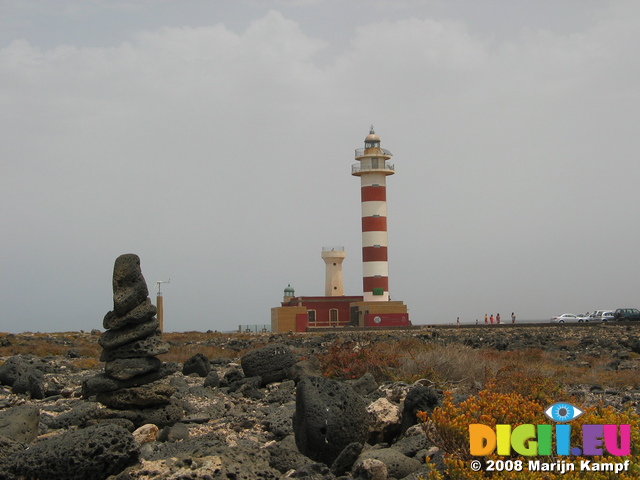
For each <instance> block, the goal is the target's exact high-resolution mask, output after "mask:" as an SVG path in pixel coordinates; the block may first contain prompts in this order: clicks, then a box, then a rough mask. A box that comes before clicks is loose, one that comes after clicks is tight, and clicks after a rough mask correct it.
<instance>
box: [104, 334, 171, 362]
mask: <svg viewBox="0 0 640 480" xmlns="http://www.w3.org/2000/svg"><path fill="white" fill-rule="evenodd" d="M168 351H169V344H168V343H167V342H165V341H164V340H162V339H161V338H160V336H159V335H156V334H153V335H152V336H150V337H147V338H143V339H141V340H136V341H135V342H131V343H127V344H125V345H122V346H120V347H116V348H105V349H104V350H102V353H101V354H100V361H101V362H110V361H112V360H115V359H116V358H136V357H155V356H156V355H162V354H163V353H167V352H168Z"/></svg>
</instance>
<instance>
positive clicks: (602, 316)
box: [587, 308, 613, 322]
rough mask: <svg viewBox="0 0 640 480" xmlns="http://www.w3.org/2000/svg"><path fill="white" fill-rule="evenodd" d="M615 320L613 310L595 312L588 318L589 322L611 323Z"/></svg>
mask: <svg viewBox="0 0 640 480" xmlns="http://www.w3.org/2000/svg"><path fill="white" fill-rule="evenodd" d="M611 320H613V309H611V308H609V309H605V310H595V311H594V312H593V313H592V314H591V315H589V316H588V317H587V321H588V322H609V321H611Z"/></svg>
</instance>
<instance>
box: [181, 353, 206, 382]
mask: <svg viewBox="0 0 640 480" xmlns="http://www.w3.org/2000/svg"><path fill="white" fill-rule="evenodd" d="M210 371H211V363H210V362H209V359H208V358H207V357H206V356H205V355H204V354H203V353H196V354H195V355H194V356H193V357H191V358H189V359H188V360H187V361H186V362H184V365H183V366H182V374H183V375H191V374H192V373H195V374H196V375H198V376H199V377H206V376H207V375H208V374H209V372H210Z"/></svg>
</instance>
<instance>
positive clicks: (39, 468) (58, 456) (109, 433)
mask: <svg viewBox="0 0 640 480" xmlns="http://www.w3.org/2000/svg"><path fill="white" fill-rule="evenodd" d="M138 455H139V449H138V445H137V444H136V442H135V440H134V439H133V435H131V433H129V432H128V431H127V430H125V429H124V428H122V427H119V426H117V425H113V424H104V425H96V426H93V427H87V428H85V429H82V430H72V431H68V432H65V433H63V434H61V435H57V436H54V437H51V438H47V439H45V440H43V441H41V442H38V443H36V444H35V445H32V446H31V447H30V448H29V449H28V450H25V451H22V452H19V453H17V454H15V455H14V456H12V457H11V462H10V465H9V471H10V472H11V473H13V474H14V475H17V476H22V477H25V478H31V479H42V480H45V479H46V480H104V479H106V478H107V477H108V476H109V475H113V474H117V473H119V472H121V471H122V470H124V469H125V468H126V467H127V466H129V465H132V464H134V463H136V462H137V460H138Z"/></svg>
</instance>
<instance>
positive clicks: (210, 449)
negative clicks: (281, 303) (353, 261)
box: [0, 324, 640, 480]
mask: <svg viewBox="0 0 640 480" xmlns="http://www.w3.org/2000/svg"><path fill="white" fill-rule="evenodd" d="M99 337H100V335H99V332H95V331H94V332H91V333H76V334H73V335H71V334H70V335H68V336H67V337H60V336H55V335H52V336H50V338H49V339H48V340H47V335H46V334H39V335H35V334H22V335H7V334H4V335H0V354H2V352H8V351H10V350H11V348H17V347H18V346H20V345H28V346H29V347H28V348H29V349H30V351H32V352H38V348H37V346H36V345H37V341H52V340H51V338H55V339H56V340H55V341H57V342H59V343H60V342H62V343H63V350H65V349H66V353H61V354H60V355H54V356H52V355H49V356H44V357H42V356H35V355H31V354H27V353H22V354H20V355H8V354H7V355H5V356H3V357H1V358H0V362H2V363H3V364H2V365H0V384H2V385H0V479H2V478H4V479H17V478H20V479H22V478H38V479H52V480H53V479H56V478H59V479H65V480H66V479H73V478H78V479H93V478H95V479H106V478H111V479H114V480H115V479H118V480H129V479H214V478H233V479H242V478H244V479H258V478H273V479H275V478H288V477H291V478H310V479H332V478H345V479H347V478H376V479H385V478H396V479H401V478H405V479H416V478H420V476H424V475H426V473H427V472H428V470H429V469H428V467H427V466H426V465H425V463H424V459H425V457H426V456H427V455H429V456H430V457H431V458H432V460H434V462H435V465H436V466H437V465H439V462H438V459H439V456H440V455H441V454H440V453H439V451H438V450H437V448H435V447H433V446H432V445H431V444H430V443H429V441H428V440H427V437H426V436H425V434H424V432H423V430H422V428H421V427H420V426H419V425H416V423H417V421H416V418H415V412H416V411H417V410H429V409H431V408H433V407H434V406H435V405H437V403H438V401H439V398H440V395H441V392H439V391H438V389H437V388H433V387H431V386H428V385H429V382H428V379H427V382H425V381H422V382H419V383H416V384H408V383H404V382H377V381H376V380H375V379H374V378H373V377H372V376H371V375H365V376H363V377H362V378H359V379H356V380H349V381H335V380H328V379H325V378H324V377H322V376H321V375H320V373H321V372H320V366H319V362H318V361H317V357H318V356H319V355H321V354H322V353H324V352H325V351H326V346H327V345H328V344H331V343H332V342H334V341H335V340H336V339H339V338H346V337H352V338H354V339H355V340H357V341H358V342H360V343H361V344H364V345H366V344H367V343H368V344H372V343H379V342H382V343H388V344H394V343H398V344H401V343H400V342H401V340H406V339H412V340H414V341H419V342H423V343H425V344H434V345H448V346H449V348H450V349H456V348H463V347H462V346H464V348H469V347H471V348H473V349H494V350H496V351H499V352H509V351H513V352H524V351H538V352H540V351H542V352H550V353H555V354H557V355H558V356H559V357H560V358H562V359H563V361H564V362H566V363H567V365H568V366H575V367H576V368H578V367H581V368H582V367H584V368H588V367H590V365H586V366H585V365H584V363H587V364H588V363H589V362H591V363H594V362H595V361H597V362H598V365H599V367H598V368H602V369H610V370H611V371H612V372H618V371H621V370H624V371H628V372H630V373H631V374H633V375H635V374H637V371H638V369H639V368H640V324H606V325H584V326H583V325H561V326H559V325H553V326H548V325H544V326H530V325H515V326H512V325H500V326H497V325H496V326H490V327H485V326H479V327H476V326H470V327H462V328H455V327H432V328H421V329H416V330H411V331H387V332H367V333H362V332H337V331H331V332H326V333H313V334H255V335H246V334H242V335H240V334H238V335H226V336H224V335H218V336H215V337H207V338H199V337H198V336H197V335H195V334H194V335H192V336H191V337H190V336H189V335H187V334H185V335H184V337H183V339H182V342H185V343H186V342H189V343H190V345H191V348H192V349H195V351H198V349H202V351H208V350H207V349H211V348H214V347H215V348H216V349H218V351H221V352H227V353H228V356H227V357H221V356H216V357H215V358H212V357H211V356H207V355H204V354H197V355H193V356H191V357H190V358H189V359H188V360H186V361H184V362H173V363H172V362H167V364H168V365H169V368H170V369H173V373H171V374H169V375H168V376H165V377H164V378H162V379H161V380H157V381H155V382H151V383H148V384H147V383H145V382H143V383H144V385H142V386H138V387H136V390H135V392H136V395H137V396H136V398H135V399H133V400H132V399H131V397H127V402H128V403H127V410H118V409H117V408H109V407H106V406H105V405H103V404H102V403H99V402H97V401H96V397H95V395H93V394H92V392H91V391H89V392H87V388H86V386H87V382H88V381H89V380H90V379H91V378H94V377H95V376H96V374H97V373H99V372H103V371H104V364H102V363H100V362H97V361H96V362H94V363H93V368H83V367H82V365H83V364H82V362H78V361H77V360H78V357H79V356H80V357H82V348H80V346H81V345H84V344H86V343H89V344H90V343H92V342H93V343H96V342H97V341H98V338H99ZM65 338H66V340H65ZM65 341H68V343H67V344H64V342H65ZM168 343H169V344H170V345H171V347H172V348H173V349H179V348H181V347H182V345H181V344H180V342H179V341H176V340H170V341H169V342H168ZM88 351H90V349H89V350H88ZM94 351H96V350H94ZM594 359H595V360H594ZM85 363H86V365H91V362H88V361H87V362H85ZM159 385H160V386H159ZM83 386H84V388H83ZM145 388H148V391H147V390H145ZM572 389H573V391H574V393H578V394H579V395H580V396H581V397H582V399H583V400H584V402H586V403H589V402H592V401H595V400H603V401H605V402H606V403H610V404H613V405H616V406H620V405H622V404H624V403H629V402H632V404H634V405H640V391H638V389H637V388H636V386H635V385H632V384H631V383H630V384H629V385H616V386H615V387H611V386H609V385H606V384H599V383H591V384H589V383H586V384H582V385H574V386H572ZM160 390H161V395H160V397H163V398H165V397H169V396H170V397H171V402H172V403H171V404H172V405H179V406H180V409H181V413H180V417H181V418H174V417H170V416H168V417H166V418H163V417H161V416H158V415H156V416H155V417H154V416H149V415H146V416H144V415H143V416H140V415H133V414H129V413H125V412H130V411H131V408H132V407H131V405H132V402H133V403H135V402H136V401H142V402H144V398H143V400H139V399H140V397H141V392H142V397H144V393H145V392H147V393H148V394H149V395H150V396H153V395H155V393H157V392H158V391H160ZM122 392H123V395H125V394H127V393H131V392H128V390H127V389H126V388H124V389H122ZM160 397H158V396H157V395H155V397H154V399H153V401H151V404H153V407H149V408H159V407H157V406H156V403H157V402H158V398H160ZM154 402H156V403H154ZM116 407H117V405H116ZM140 409H141V411H148V410H149V409H148V408H147V407H146V406H145V405H143V404H141V405H140ZM145 409H147V410H145ZM153 412H156V411H155V410H154V411H153ZM153 412H152V413H153ZM149 419H153V422H151V421H149Z"/></svg>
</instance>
